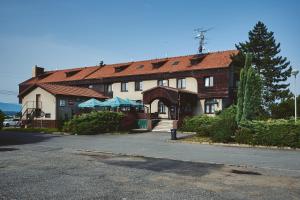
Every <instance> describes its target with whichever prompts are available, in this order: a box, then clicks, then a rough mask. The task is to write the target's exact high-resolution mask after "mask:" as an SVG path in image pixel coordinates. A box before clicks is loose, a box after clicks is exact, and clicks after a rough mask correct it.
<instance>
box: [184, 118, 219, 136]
mask: <svg viewBox="0 0 300 200" xmlns="http://www.w3.org/2000/svg"><path fill="white" fill-rule="evenodd" d="M216 120H217V118H215V117H209V116H206V115H199V116H194V117H187V118H185V119H184V120H183V124H182V126H181V128H180V130H181V131H187V132H196V133H197V134H199V135H201V136H210V135H211V134H212V130H213V124H214V123H215V122H216Z"/></svg>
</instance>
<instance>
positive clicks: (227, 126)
mask: <svg viewBox="0 0 300 200" xmlns="http://www.w3.org/2000/svg"><path fill="white" fill-rule="evenodd" d="M216 119H217V120H216V121H215V123H214V124H213V126H212V131H211V135H210V136H211V139H212V141H214V142H225V143H227V142H233V141H234V133H235V130H236V129H237V123H236V106H230V107H229V108H226V109H225V110H223V111H222V112H221V113H220V114H219V115H218V116H217V117H216Z"/></svg>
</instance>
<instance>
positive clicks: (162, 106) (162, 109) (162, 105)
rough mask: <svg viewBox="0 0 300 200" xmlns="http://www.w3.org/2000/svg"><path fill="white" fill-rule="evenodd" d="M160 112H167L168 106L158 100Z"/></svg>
mask: <svg viewBox="0 0 300 200" xmlns="http://www.w3.org/2000/svg"><path fill="white" fill-rule="evenodd" d="M158 113H159V114H165V113H166V106H165V104H164V103H163V102H161V101H159V102H158Z"/></svg>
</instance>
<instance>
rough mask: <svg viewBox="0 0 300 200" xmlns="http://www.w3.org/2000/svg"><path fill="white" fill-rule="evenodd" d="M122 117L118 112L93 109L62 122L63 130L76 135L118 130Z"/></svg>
mask: <svg viewBox="0 0 300 200" xmlns="http://www.w3.org/2000/svg"><path fill="white" fill-rule="evenodd" d="M123 118H124V114H123V113H120V112H108V111H101V112H96V111H93V112H91V113H88V114H82V115H79V116H75V117H74V118H73V119H71V120H70V121H68V122H66V123H65V124H64V127H63V131H65V132H69V133H73V134H78V135H93V134H101V133H106V132H115V131H118V130H119V128H120V123H121V120H122V119H123Z"/></svg>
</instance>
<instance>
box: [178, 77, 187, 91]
mask: <svg viewBox="0 0 300 200" xmlns="http://www.w3.org/2000/svg"><path fill="white" fill-rule="evenodd" d="M185 87H186V82H185V78H180V79H177V88H180V89H185Z"/></svg>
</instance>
